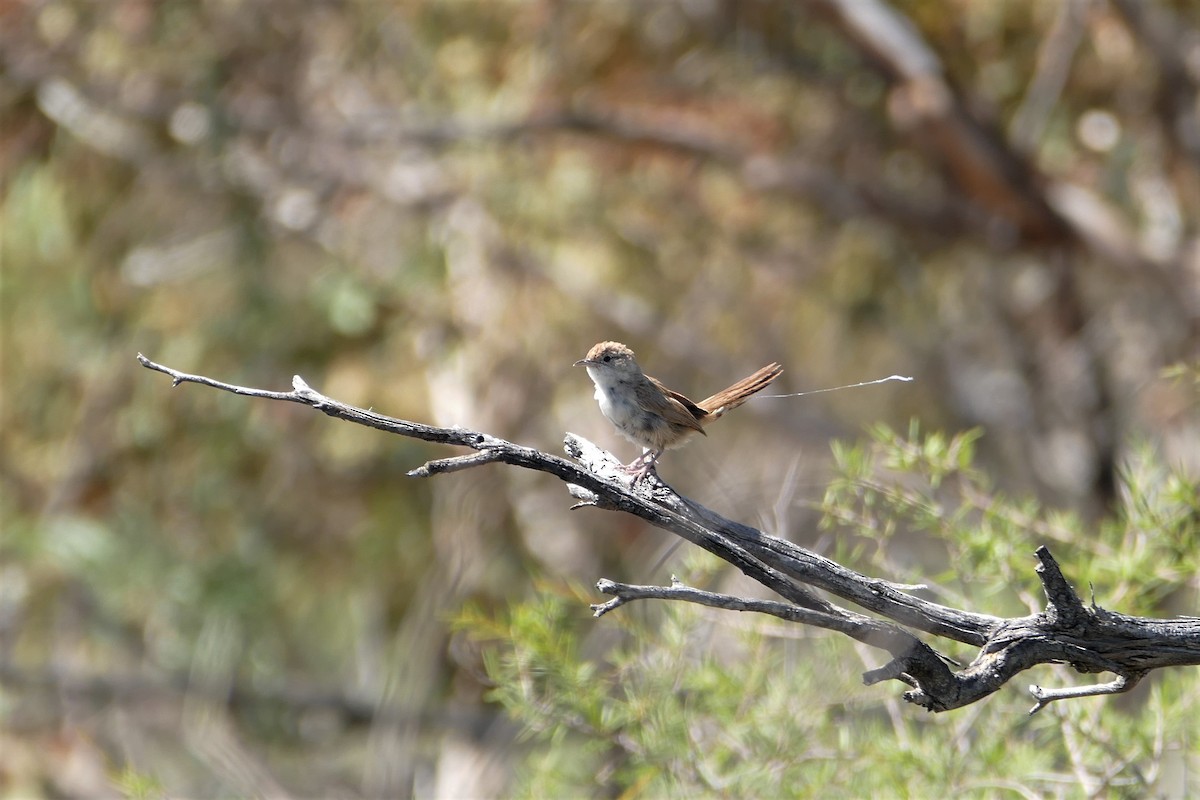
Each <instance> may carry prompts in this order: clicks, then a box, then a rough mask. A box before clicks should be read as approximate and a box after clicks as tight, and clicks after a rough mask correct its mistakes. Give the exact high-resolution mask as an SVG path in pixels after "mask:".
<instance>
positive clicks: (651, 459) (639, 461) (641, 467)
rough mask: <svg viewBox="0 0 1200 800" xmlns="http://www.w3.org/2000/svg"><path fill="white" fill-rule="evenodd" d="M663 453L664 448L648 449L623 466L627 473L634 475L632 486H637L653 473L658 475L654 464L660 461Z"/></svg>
mask: <svg viewBox="0 0 1200 800" xmlns="http://www.w3.org/2000/svg"><path fill="white" fill-rule="evenodd" d="M662 454H663V451H662V449H661V448H660V449H658V450H649V449H647V450H646V451H645V452H643V453H642V454H641V455H640V456H638V457H637V458H635V459H634V460H633V461H630V462H629V463H628V464H625V465H623V466H622V467H621V469H622V470H624V471H625V472H626V473H628V474H630V475H632V476H633V480H632V481H631V482H630V484H629V485H630V486H637V485H638V484H639V483H641V482H642V481H644V480H645V479H646V478H648V477H650V476H651V475H657V473H655V471H654V464H655V462H657V461H658V457H659V456H661V455H662Z"/></svg>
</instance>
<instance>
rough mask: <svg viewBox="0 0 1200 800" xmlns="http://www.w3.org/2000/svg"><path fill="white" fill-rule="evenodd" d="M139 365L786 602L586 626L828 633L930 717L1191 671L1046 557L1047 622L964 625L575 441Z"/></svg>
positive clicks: (618, 588)
mask: <svg viewBox="0 0 1200 800" xmlns="http://www.w3.org/2000/svg"><path fill="white" fill-rule="evenodd" d="M138 361H139V362H141V364H142V365H143V366H145V367H146V368H148V369H152V370H156V371H158V372H162V373H164V374H166V375H169V376H171V378H172V382H173V385H179V384H180V383H197V384H200V385H202V386H208V387H210V388H214V389H219V390H221V391H226V392H231V393H233V394H238V395H243V396H248V397H261V398H265V399H269V400H283V401H287V402H294V403H304V404H306V405H309V406H312V407H313V408H314V409H317V410H319V411H322V412H324V413H325V414H328V415H329V416H331V417H336V418H337V419H342V420H346V421H348V422H353V423H356V424H359V425H366V426H369V427H372V428H376V429H378V430H383V431H387V432H389V433H395V434H399V435H401V436H407V437H410V438H415V439H421V440H424V441H431V442H441V443H444V444H450V445H456V446H460V447H468V448H471V449H473V450H476V451H477V452H476V453H475V454H472V455H465V456H456V457H451V458H444V459H438V460H434V461H430V462H427V463H426V464H424V465H422V466H421V467H418V468H416V469H414V470H412V471H411V472H410V473H409V474H410V475H413V476H416V477H429V476H433V475H439V474H445V473H450V472H456V471H459V470H463V469H468V468H470V467H475V466H480V465H483V464H491V463H504V464H511V465H513V466H519V467H524V468H526V469H532V470H537V471H540V472H545V473H548V474H551V475H554V476H556V477H558V478H559V479H561V480H563V481H564V482H566V483H567V485H568V488H569V491H570V492H571V494H572V496H574V497H575V498H576V499H578V500H580V502H579V503H577V504H576V506H575V507H576V508H578V507H581V506H592V507H596V508H599V509H605V510H613V511H623V512H625V513H628V514H633V515H634V516H637V517H639V518H641V519H644V520H646V521H647V522H649V523H650V524H652V525H655V526H657V527H659V528H662V529H664V530H668V531H671V532H672V533H675V534H676V535H678V536H680V537H682V538H683V539H686V540H687V541H689V542H692V543H693V544H695V545H697V546H699V547H702V548H704V549H705V550H707V551H709V552H710V553H713V554H714V555H716V556H717V557H719V558H721V559H723V560H725V561H727V562H729V563H730V564H732V565H734V566H735V567H737V568H738V569H739V570H741V571H742V572H743V573H745V574H746V575H747V576H749V577H751V578H753V579H754V580H756V581H758V582H759V583H761V584H762V585H763V586H765V587H767V588H769V589H771V590H772V591H773V592H775V593H776V594H778V595H779V596H780V597H782V598H783V599H784V601H786V602H780V601H772V600H753V599H747V598H739V597H732V596H729V595H723V594H717V593H713V592H706V591H702V590H699V589H694V588H691V587H688V586H684V585H682V584H680V583H679V582H678V581H673V582H672V585H671V586H669V587H661V586H634V585H629V584H621V583H616V582H614V581H610V580H601V581H600V582H599V583H598V584H597V588H598V589H599V590H600V591H601V592H603V593H605V594H611V595H613V599H612V600H610V601H608V602H606V603H603V604H597V605H593V606H592V609H593V611H594V612H595V614H596V616H601V615H603V614H606V613H608V612H610V611H612V610H614V609H616V608H619V607H620V606H621V605H624V604H625V603H628V602H630V601H632V600H642V599H660V600H676V601H683V602H690V603H698V604H701V605H706V606H710V607H713V608H723V609H728V610H734V611H752V612H757V613H762V614H769V615H772V616H775V617H778V618H780V619H785V620H788V621H791V622H797V623H801V624H805V625H814V626H817V627H821V628H825V629H827V630H832V631H837V632H839V633H842V634H845V635H846V636H849V637H851V638H853V639H855V640H857V641H860V642H863V643H865V644H869V645H871V646H872V647H876V648H879V649H881V650H885V651H886V652H888V653H889V654H890V655H891V660H889V661H888V662H887V663H886V664H884V665H883V666H882V667H879V668H878V669H873V670H869V671H868V672H866V673H865V674H864V675H863V681H864V682H865V683H866V684H867V685H871V684H875V683H878V682H880V681H884V680H898V681H900V682H902V683H904V684H905V685H907V686H909V687H911V689H910V691H907V692H905V694H904V698H905V699H906V700H908V701H909V702H911V703H914V704H917V705H920V706H922V707H924V708H927V709H929V710H931V711H946V710H949V709H952V708H960V707H962V706H965V705H969V704H971V703H974V702H976V701H978V700H980V699H982V698H984V697H986V696H987V695H989V694H991V693H992V692H995V691H996V690H998V689H999V688H1000V687H1002V686H1003V685H1004V684H1005V683H1007V682H1008V681H1009V680H1011V679H1012V678H1013V677H1014V676H1015V675H1017V674H1018V673H1020V672H1022V671H1024V670H1026V669H1029V668H1030V667H1033V666H1036V665H1038V664H1045V663H1067V664H1070V665H1071V667H1072V668H1074V669H1075V670H1076V671H1078V672H1081V673H1095V672H1111V673H1113V674H1114V675H1116V676H1117V677H1116V679H1115V680H1113V681H1111V682H1110V683H1106V684H1099V685H1093V686H1087V687H1077V688H1067V689H1053V690H1052V689H1042V688H1041V687H1037V686H1034V687H1032V688H1031V689H1030V691H1031V693H1033V695H1034V697H1035V698H1036V699H1037V701H1038V704H1037V705H1036V706H1035V707H1034V709H1033V711H1035V712H1036V711H1037V710H1039V709H1040V708H1042V707H1044V706H1045V705H1046V704H1047V703H1049V702H1052V701H1053V700H1057V699H1063V698H1069V697H1087V696H1092V695H1099V694H1115V693H1117V692H1121V691H1127V690H1128V689H1129V688H1131V687H1132V686H1133V685H1134V684H1136V683H1137V681H1138V680H1140V679H1141V677H1142V676H1143V675H1145V674H1146V673H1147V672H1149V671H1150V670H1153V669H1158V668H1162V667H1167V666H1184V665H1193V664H1200V618H1195V617H1181V618H1177V619H1167V620H1163V619H1142V618H1137V617H1128V616H1124V615H1121V614H1116V613H1114V612H1110V611H1106V610H1105V609H1102V608H1100V607H1098V606H1095V605H1092V606H1091V607H1087V606H1085V605H1084V604H1083V602H1082V601H1081V600H1080V598H1079V596H1078V594H1077V593H1076V592H1075V590H1074V589H1073V588H1072V587H1071V586H1070V584H1069V583H1068V582H1067V580H1066V578H1065V576H1064V575H1063V573H1062V570H1061V569H1060V568H1059V566H1058V564H1057V562H1055V560H1054V558H1053V556H1051V554H1050V551H1049V550H1048V549H1046V548H1045V547H1040V548H1038V550H1037V553H1036V555H1037V558H1038V561H1039V564H1038V566H1037V568H1036V570H1037V573H1038V575H1039V577H1040V578H1041V581H1042V585H1043V587H1044V589H1045V592H1046V597H1047V607H1046V611H1045V612H1044V613H1041V614H1035V615H1032V616H1029V617H1021V618H1015V619H1004V618H1001V617H994V616H991V615H988V614H979V613H976V612H970V611H963V610H960V609H955V608H950V607H948V606H942V605H938V604H936V603H932V602H929V601H927V600H924V599H923V598H920V597H917V596H916V595H915V594H912V593H911V591H910V590H909V588H910V587H906V586H902V585H900V584H895V583H891V582H889V581H885V580H881V579H879V578H872V577H869V576H866V575H862V574H860V573H857V572H854V571H853V570H850V569H847V568H846V567H843V566H842V565H840V564H838V563H837V562H835V561H832V560H830V559H828V558H825V557H824V556H821V555H818V554H816V553H813V552H811V551H809V550H805V549H804V548H802V547H799V546H798V545H796V544H793V543H792V542H789V541H786V540H784V539H779V538H776V537H773V536H769V535H767V534H765V533H763V532H762V531H759V530H757V529H755V528H751V527H749V526H747V525H742V524H740V523H737V522H733V521H731V520H728V519H725V518H724V517H721V516H720V515H718V514H716V513H715V512H713V511H711V510H709V509H706V508H704V507H703V506H701V505H700V504H698V503H696V502H695V501H692V500H689V499H687V498H685V497H682V496H680V495H678V494H676V493H675V491H674V490H672V489H671V487H669V486H667V485H666V484H664V483H662V481H660V480H658V479H656V478H651V479H648V480H645V481H643V482H642V483H641V484H640V485H639V486H638V487H637V488H636V489H634V488H633V487H631V486H630V484H629V480H630V479H629V476H628V474H626V473H625V472H623V471H622V470H621V469H620V462H618V461H617V460H616V459H615V458H614V457H613V456H612V455H611V454H610V453H607V452H606V451H604V450H601V449H600V448H598V447H596V445H594V444H592V443H591V442H588V441H587V440H585V439H582V438H580V437H578V436H575V435H573V434H567V436H566V439H565V442H564V445H565V447H566V450H567V453H568V454H569V455H571V456H572V457H573V458H574V459H575V460H576V461H578V462H579V463H578V464H576V463H574V462H572V461H568V460H566V459H563V458H560V457H558V456H553V455H550V454H548V453H543V452H540V451H538V450H535V449H533V448H529V447H523V446H521V445H517V444H514V443H512V442H508V441H505V440H504V439H499V438H497V437H494V436H490V435H488V434H485V433H480V432H477V431H471V430H466V429H463V428H439V427H435V426H432V425H424V424H421V423H417V422H409V421H407V420H401V419H395V418H393V417H388V416H384V415H383V414H378V413H376V412H374V411H370V410H367V409H362V408H357V407H355V406H351V405H347V404H345V403H340V402H338V401H336V400H333V399H332V398H329V397H326V396H325V395H323V394H321V393H320V392H317V391H316V390H314V389H312V388H311V387H310V386H309V385H308V384H307V383H305V382H304V380H303V379H301V378H300V377H299V376H296V377H295V378H293V379H292V386H293V390H292V391H290V392H275V391H268V390H263V389H254V388H248V387H244V386H237V385H234V384H230V383H224V382H222V381H216V380H213V379H211V378H207V377H204V376H201V375H192V374H189V373H185V372H180V371H178V370H175V369H171V368H170V367H165V366H163V365H161V364H157V363H155V362H153V361H151V360H150V359H148V358H146V357H145V356H143V355H141V354H139V355H138ZM809 587H813V588H809ZM814 589H819V590H824V591H827V592H829V593H831V594H833V595H835V596H837V597H840V598H842V599H845V600H848V601H850V602H852V603H854V604H856V605H858V606H861V607H862V608H864V609H866V610H868V611H872V612H874V613H876V614H879V615H881V616H883V617H884V618H885V620H879V619H875V618H873V617H868V616H865V615H863V614H860V613H857V612H854V611H850V610H847V609H845V608H841V607H839V606H837V605H835V604H834V603H832V602H830V601H828V600H826V599H824V598H822V597H820V596H819V595H818V594H817V593H816V592H815V591H814ZM909 629H912V630H916V631H923V632H925V633H929V634H933V635H936V636H940V637H944V638H948V639H951V640H955V641H959V642H964V643H967V644H971V645H975V646H978V647H979V648H980V649H979V655H978V656H977V657H976V658H975V660H974V661H972V662H971V663H970V664H968V665H967V666H966V667H963V668H961V669H958V670H957V671H952V670H951V664H952V662H949V661H948V659H945V658H944V657H942V656H940V655H939V654H938V653H937V652H936V651H934V650H933V649H932V648H931V647H930V646H929V645H928V644H926V643H924V642H922V641H921V640H920V639H918V638H917V637H916V635H915V634H914V633H912V632H911V631H910V630H909Z"/></svg>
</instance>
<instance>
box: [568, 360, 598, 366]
mask: <svg viewBox="0 0 1200 800" xmlns="http://www.w3.org/2000/svg"><path fill="white" fill-rule="evenodd" d="M595 363H596V362H595V361H588V360H587V359H586V358H581V359H579V360H578V361H576V362H575V363H574V364H572V365H571V366H573V367H586V366H587V365H588V364H595Z"/></svg>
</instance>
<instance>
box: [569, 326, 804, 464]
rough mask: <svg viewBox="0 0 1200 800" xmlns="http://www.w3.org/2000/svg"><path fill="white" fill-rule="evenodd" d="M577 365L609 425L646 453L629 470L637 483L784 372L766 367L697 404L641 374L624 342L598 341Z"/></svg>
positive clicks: (770, 366) (772, 366)
mask: <svg viewBox="0 0 1200 800" xmlns="http://www.w3.org/2000/svg"><path fill="white" fill-rule="evenodd" d="M575 366H577V367H587V371H588V375H589V376H590V377H591V379H592V382H593V383H594V384H596V399H597V400H598V401H599V402H600V411H601V412H603V413H604V416H606V417H608V421H609V422H611V423H612V424H613V425H615V426H616V427H617V430H618V431H620V432H621V434H622V435H623V436H624V437H625V438H626V439H629V440H630V441H631V442H633V443H635V444H640V445H641V446H642V447H644V448H645V449H646V451H645V452H644V453H643V454H642V455H641V457H640V458H637V459H634V460H633V461H632V462H631V463H629V464H627V465H626V466H625V469H626V470H627V471H629V472H630V473H632V474H633V475H634V482H635V483H636V482H638V481H639V480H641V479H643V478H645V477H646V476H647V475H649V474H650V473H652V472H653V471H654V462H655V461H657V460H658V457H659V456H660V455H662V453H663V451H664V450H666V449H667V448H670V447H679V446H680V445H682V444H684V443H685V442H687V441H688V440H689V439H691V438H692V436H693V435H694V434H697V433H699V434H704V426H705V425H707V424H708V423H710V422H712V421H713V420H714V419H717V418H719V417H721V416H723V415H724V414H725V412H726V411H729V410H730V409H733V408H737V407H738V406H740V405H741V404H742V403H744V402H746V398H748V397H750V395H752V394H754V393H755V392H757V391H759V390H761V389H763V388H765V387H766V386H767V384H769V383H770V382H771V381H773V380H775V379H776V378H778V377H779V375H780V373H782V372H783V367H781V366H779V365H778V364H768V365H767V366H765V367H763V368H762V369H760V370H759V371H758V372H755V373H754V374H753V375H751V376H750V377H748V378H743V379H742V380H740V381H738V382H737V383H735V384H734V385H733V386H730V387H729V388H728V389H723V390H721V391H719V392H717V393H716V394H714V395H713V396H712V397H709V398H706V399H704V400H701V401H700V402H699V403H693V402H692V401H691V400H689V399H687V398H686V397H684V396H683V395H681V394H680V393H679V392H675V391H672V390H670V389H668V388H667V387H666V386H663V385H662V384H661V383H659V382H658V381H657V380H655V379H654V378H651V377H650V376H649V375H647V374H646V373H644V372H642V369H641V367H639V366H638V363H637V361H636V360H634V357H633V351H632V350H630V349H629V348H628V347H626V346H625V345H623V344H621V343H620V342H600V343H599V344H597V345H596V346H595V347H593V348H592V349H591V350H589V351H588V354H587V358H584V359H582V360H580V361H576V362H575Z"/></svg>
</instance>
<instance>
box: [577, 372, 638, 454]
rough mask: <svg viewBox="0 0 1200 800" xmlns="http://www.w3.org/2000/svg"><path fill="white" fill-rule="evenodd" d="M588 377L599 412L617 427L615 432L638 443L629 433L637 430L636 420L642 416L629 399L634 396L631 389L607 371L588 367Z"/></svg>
mask: <svg viewBox="0 0 1200 800" xmlns="http://www.w3.org/2000/svg"><path fill="white" fill-rule="evenodd" d="M587 371H588V376H589V377H590V378H591V379H592V383H594V384H596V402H598V403H599V404H600V411H601V413H603V414H604V416H606V417H608V421H609V422H611V423H612V424H613V425H615V426H617V430H619V431H620V432H621V433H623V434H625V436H626V438H628V439H630V440H631V441H634V442H637V443H639V444H642V443H641V442H639V441H638V440H637V439H636V438H634V437H633V436H632V435H631V434H630V431H633V430H635V429H637V427H638V425H637V420H638V418H639V417H641V416H643V414H642V412H641V409H640V408H638V406H637V404H636V403H634V402H632V401H631V400H630V399H629V398H631V397H633V396H634V392H633V391H632V387H628V386H626V385H625V384H624V383H623V382H622V381H621V379H620V378H618V377H617V376H615V375H613V374H612V373H611V372H609V371H607V370H601V369H597V368H595V367H588V368H587Z"/></svg>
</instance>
